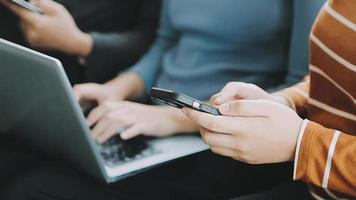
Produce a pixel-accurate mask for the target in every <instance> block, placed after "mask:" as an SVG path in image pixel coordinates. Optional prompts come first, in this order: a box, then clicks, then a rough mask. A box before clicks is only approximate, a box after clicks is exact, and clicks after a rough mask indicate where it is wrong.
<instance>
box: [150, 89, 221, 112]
mask: <svg viewBox="0 0 356 200" xmlns="http://www.w3.org/2000/svg"><path fill="white" fill-rule="evenodd" d="M151 98H152V99H153V100H156V101H158V102H161V103H164V104H167V105H170V106H173V107H176V108H183V107H189V108H193V109H195V110H198V111H201V112H205V113H209V114H212V115H216V116H217V115H221V114H220V112H219V110H218V109H217V108H214V107H213V106H211V105H208V104H206V103H203V102H201V101H199V100H196V99H194V98H192V97H190V96H187V95H185V94H182V93H179V92H175V91H171V90H165V89H162V88H155V87H153V88H152V89H151Z"/></svg>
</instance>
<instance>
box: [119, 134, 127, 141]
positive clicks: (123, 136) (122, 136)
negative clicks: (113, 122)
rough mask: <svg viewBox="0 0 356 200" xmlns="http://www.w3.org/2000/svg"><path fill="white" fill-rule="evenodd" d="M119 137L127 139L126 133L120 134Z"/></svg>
mask: <svg viewBox="0 0 356 200" xmlns="http://www.w3.org/2000/svg"><path fill="white" fill-rule="evenodd" d="M120 137H121V139H123V140H127V139H128V138H127V135H126V134H120Z"/></svg>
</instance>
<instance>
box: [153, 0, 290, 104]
mask: <svg viewBox="0 0 356 200" xmlns="http://www.w3.org/2000/svg"><path fill="white" fill-rule="evenodd" d="M167 9H168V11H167V13H168V17H169V22H170V23H171V25H172V27H173V28H174V30H175V31H176V32H177V33H178V34H179V38H178V40H177V44H176V45H175V46H174V47H173V48H172V49H170V50H169V51H168V52H167V53H166V54H165V55H164V59H163V61H162V62H163V63H162V65H163V69H162V73H161V75H160V77H159V79H158V83H157V84H158V85H160V86H163V87H166V88H167V87H168V88H170V89H176V90H180V91H183V92H186V93H190V94H191V95H195V96H197V97H199V98H204V99H206V98H208V95H210V94H211V93H212V92H216V91H217V90H218V89H220V88H221V87H222V86H223V85H224V84H225V83H226V82H228V81H233V80H237V81H246V82H252V83H256V84H259V85H261V86H263V87H264V86H265V87H268V86H272V85H274V84H276V82H279V81H280V80H281V79H279V80H277V79H278V77H273V76H271V75H273V74H278V73H283V72H284V71H285V67H286V66H287V57H288V45H289V37H290V23H291V13H292V12H291V10H292V2H291V1H289V0H273V1H271V0H249V1H245V0H223V1H215V0H204V1H200V0H180V1H173V0H171V1H169V0H168V8H167ZM268 75H269V76H270V77H268ZM281 76H282V75H281ZM273 78H276V79H274V80H273ZM186 84H191V85H192V86H194V87H195V88H196V89H195V91H194V94H193V91H191V90H190V89H186V88H187V87H186Z"/></svg>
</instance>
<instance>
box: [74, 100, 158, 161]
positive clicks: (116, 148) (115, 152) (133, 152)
mask: <svg viewBox="0 0 356 200" xmlns="http://www.w3.org/2000/svg"><path fill="white" fill-rule="evenodd" d="M80 106H81V108H82V111H83V114H84V116H85V117H87V116H88V114H89V112H90V111H91V110H92V109H93V108H95V107H96V106H97V103H96V102H93V101H87V102H81V105H80ZM98 146H99V151H100V154H101V156H102V157H103V159H104V161H105V163H106V165H107V166H108V167H115V166H118V165H120V164H124V163H128V162H132V161H135V160H138V159H142V158H145V157H149V156H152V155H154V154H157V153H159V151H158V150H156V149H154V148H153V147H150V146H149V145H148V144H147V138H144V137H140V136H139V137H136V138H133V139H130V140H127V141H124V140H122V139H121V138H120V136H119V135H116V136H113V137H112V138H110V139H109V140H108V141H106V142H105V143H103V144H98Z"/></svg>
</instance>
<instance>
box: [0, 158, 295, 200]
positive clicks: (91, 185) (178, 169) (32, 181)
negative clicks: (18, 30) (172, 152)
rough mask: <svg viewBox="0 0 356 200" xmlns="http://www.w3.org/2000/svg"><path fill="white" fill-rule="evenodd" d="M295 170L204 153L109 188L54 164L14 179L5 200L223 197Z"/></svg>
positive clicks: (271, 182) (272, 183)
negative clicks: (246, 162)
mask: <svg viewBox="0 0 356 200" xmlns="http://www.w3.org/2000/svg"><path fill="white" fill-rule="evenodd" d="M290 172H291V170H290V166H289V165H288V164H287V165H284V164H283V165H271V166H267V165H265V166H251V165H246V164H242V163H239V162H236V161H233V160H230V159H227V158H223V157H220V156H217V155H214V154H212V153H210V152H205V153H202V154H198V155H196V156H192V157H190V158H185V159H181V160H179V161H175V162H172V163H170V164H168V165H164V166H160V167H156V168H154V169H152V170H150V171H148V172H145V173H141V174H139V175H136V176H134V177H131V178H128V179H125V180H122V181H119V182H117V183H114V184H110V185H109V184H105V183H100V182H97V181H96V180H94V179H92V178H90V177H88V176H86V175H85V174H82V173H81V172H79V171H76V170H74V169H72V168H70V167H65V166H63V165H61V164H59V163H53V162H49V163H48V164H46V165H41V166H38V167H36V168H34V169H31V170H29V171H26V172H24V173H22V174H21V175H20V176H17V178H16V179H13V181H12V182H11V184H10V185H9V187H8V191H7V195H8V196H6V199H8V200H11V199H17V200H20V199H31V198H32V199H76V200H77V199H79V200H80V199H86V200H90V199H108V200H110V199H142V198H145V199H157V198H160V199H162V198H163V199H223V198H230V197H233V196H238V195H239V196H240V195H243V194H247V193H251V192H258V191H261V190H264V189H266V188H270V187H273V186H275V185H276V184H278V183H279V182H281V181H283V180H288V179H290V174H291V173H290ZM272 177H274V178H272ZM17 191H21V193H19V192H17ZM15 197H16V198H15Z"/></svg>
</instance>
